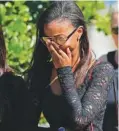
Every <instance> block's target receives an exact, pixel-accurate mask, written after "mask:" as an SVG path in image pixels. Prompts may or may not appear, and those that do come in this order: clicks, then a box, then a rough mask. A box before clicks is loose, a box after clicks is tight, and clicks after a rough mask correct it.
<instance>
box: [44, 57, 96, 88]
mask: <svg viewBox="0 0 119 131" xmlns="http://www.w3.org/2000/svg"><path fill="white" fill-rule="evenodd" d="M94 62H95V59H93V60H92V61H91V63H90V64H89V67H88V70H89V69H90V68H91V66H92V65H93V64H94ZM86 73H87V72H86ZM57 79H58V76H56V77H55V78H54V79H53V80H52V81H51V82H50V83H49V84H48V85H47V86H46V88H47V87H49V86H51V85H52V84H53V83H54V82H55V81H56V80H57Z"/></svg>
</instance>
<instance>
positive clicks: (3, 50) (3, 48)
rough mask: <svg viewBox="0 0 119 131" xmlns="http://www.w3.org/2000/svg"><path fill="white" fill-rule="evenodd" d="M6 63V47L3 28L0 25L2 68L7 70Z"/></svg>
mask: <svg viewBox="0 0 119 131" xmlns="http://www.w3.org/2000/svg"><path fill="white" fill-rule="evenodd" d="M5 63H6V47H5V41H4V37H3V31H2V26H1V25H0V68H2V69H5Z"/></svg>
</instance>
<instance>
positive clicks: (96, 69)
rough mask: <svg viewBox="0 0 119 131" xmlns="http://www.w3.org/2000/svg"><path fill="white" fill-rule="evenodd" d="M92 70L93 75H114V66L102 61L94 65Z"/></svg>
mask: <svg viewBox="0 0 119 131" xmlns="http://www.w3.org/2000/svg"><path fill="white" fill-rule="evenodd" d="M91 70H92V72H93V73H97V74H100V73H102V74H105V73H107V74H109V73H110V74H113V73H114V68H113V66H112V64H110V63H109V62H108V61H101V60H100V59H99V60H97V61H96V62H95V63H94V65H93V66H92V69H91Z"/></svg>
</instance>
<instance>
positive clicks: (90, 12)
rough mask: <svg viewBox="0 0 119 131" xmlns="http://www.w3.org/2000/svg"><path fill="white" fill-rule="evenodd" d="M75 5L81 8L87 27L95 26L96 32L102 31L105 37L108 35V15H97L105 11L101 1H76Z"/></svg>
mask: <svg viewBox="0 0 119 131" xmlns="http://www.w3.org/2000/svg"><path fill="white" fill-rule="evenodd" d="M77 5H78V6H79V7H80V8H81V10H82V12H83V14H84V17H85V20H86V23H87V24H88V25H90V24H95V25H96V27H97V30H98V31H103V32H104V33H105V34H106V35H107V34H109V33H110V16H109V14H105V15H101V14H100V13H99V11H100V10H102V9H105V5H104V2H103V1H77Z"/></svg>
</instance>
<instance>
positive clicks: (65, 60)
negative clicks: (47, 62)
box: [47, 42, 72, 69]
mask: <svg viewBox="0 0 119 131" xmlns="http://www.w3.org/2000/svg"><path fill="white" fill-rule="evenodd" d="M47 48H48V50H49V52H50V54H51V56H52V59H53V63H54V66H55V68H56V69H58V68H61V67H65V66H72V64H71V63H72V55H71V51H70V49H69V48H67V49H66V52H64V51H63V50H62V49H61V48H60V47H59V45H57V44H56V43H54V42H47Z"/></svg>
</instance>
